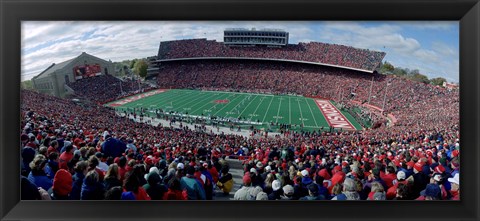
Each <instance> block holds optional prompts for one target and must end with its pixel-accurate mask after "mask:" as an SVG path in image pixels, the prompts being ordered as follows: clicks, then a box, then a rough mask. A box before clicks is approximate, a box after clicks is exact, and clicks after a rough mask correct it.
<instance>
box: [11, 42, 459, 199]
mask: <svg viewBox="0 0 480 221" xmlns="http://www.w3.org/2000/svg"><path fill="white" fill-rule="evenodd" d="M384 56H385V53H384V52H377V51H370V50H368V49H358V48H354V47H350V46H344V45H335V44H326V43H320V42H311V43H298V44H287V45H285V46H283V47H265V46H259V45H254V46H248V47H232V46H228V45H226V44H223V43H222V42H216V41H212V40H207V39H188V40H175V41H165V42H161V43H160V46H159V50H158V56H157V60H156V61H155V62H156V63H157V64H158V70H157V67H150V69H149V70H150V71H151V73H150V74H149V76H150V77H152V76H154V77H156V79H155V80H154V83H155V84H156V85H155V86H154V87H153V86H151V85H150V84H145V83H143V82H139V81H136V80H124V81H122V80H120V79H118V78H115V77H113V76H110V75H99V76H95V77H90V78H85V79H81V80H77V81H75V82H70V83H68V87H69V88H71V89H72V90H73V91H74V94H75V96H77V97H79V98H80V99H81V100H85V101H92V102H85V103H79V102H75V101H72V100H69V99H63V98H58V97H53V96H50V95H47V94H42V93H37V92H34V91H28V90H22V103H21V111H22V115H21V116H22V121H21V128H22V131H20V133H21V134H22V135H21V139H22V165H23V167H22V175H23V176H25V177H28V179H29V180H30V182H32V183H33V184H35V185H40V184H45V183H43V181H45V180H47V181H50V187H51V186H52V185H53V186H55V180H54V179H53V176H55V173H53V174H52V173H47V174H44V173H43V172H41V171H40V172H39V171H37V170H38V168H37V166H36V165H37V164H35V163H34V164H32V165H33V166H32V167H30V166H29V164H30V162H32V161H35V162H40V161H41V160H42V159H43V158H42V157H35V155H37V154H38V153H40V154H44V155H45V156H46V157H48V158H49V159H50V160H46V159H43V160H44V161H45V162H44V164H38V165H46V164H48V167H49V168H50V169H49V170H48V171H55V170H58V169H59V168H62V169H66V170H67V171H70V173H71V174H73V176H74V177H76V178H74V183H73V184H72V186H73V187H76V188H72V189H71V190H70V191H71V192H68V194H69V195H68V196H63V195H59V194H60V193H56V192H55V190H54V189H51V190H50V191H51V197H53V198H62V197H67V199H74V200H79V199H82V200H84V199H85V200H89V199H105V198H108V199H110V197H112V195H114V193H112V189H107V188H106V186H107V184H109V186H110V184H111V180H110V181H108V179H107V178H104V177H103V176H104V175H106V170H105V168H106V169H107V170H109V168H108V167H109V166H108V165H110V167H118V168H117V170H118V178H115V179H117V181H118V180H119V179H120V180H122V181H125V182H124V183H123V182H122V183H120V184H117V185H119V186H120V194H119V195H118V196H116V197H117V198H115V199H129V198H128V197H130V199H132V198H133V199H137V200H141V199H142V200H144V199H154V200H162V199H163V200H166V199H167V200H168V199H175V200H183V199H189V200H196V199H202V200H204V199H208V200H210V199H219V198H222V197H225V196H227V195H228V194H229V193H230V192H231V190H230V189H228V188H227V187H226V186H228V185H229V184H228V182H229V180H230V179H232V180H233V179H235V182H236V184H235V187H234V188H233V189H234V192H232V193H231V194H230V195H231V197H230V198H234V199H243V200H252V199H258V198H259V194H258V193H257V194H255V196H240V194H241V193H243V192H242V191H246V190H245V189H246V188H249V189H248V191H249V192H250V191H253V188H254V187H255V186H256V187H258V188H260V190H259V191H258V192H263V193H265V194H264V195H266V196H267V199H269V200H277V199H290V200H291V199H295V200H298V199H305V197H307V196H310V198H312V197H313V198H315V197H316V198H315V199H317V198H318V199H331V198H333V199H337V197H339V196H340V195H341V193H336V192H335V189H336V188H343V189H344V192H348V191H351V193H350V194H351V195H348V196H355V197H353V198H352V199H356V200H359V199H362V200H365V199H367V198H368V199H373V198H374V195H376V193H375V192H374V191H373V189H374V186H375V191H376V190H378V192H379V193H383V194H384V198H383V199H388V200H391V199H409V200H414V199H425V198H429V197H430V198H433V199H441V200H448V199H458V197H459V195H458V194H459V192H458V191H456V190H455V188H458V186H455V184H457V185H458V175H457V176H456V175H455V174H458V173H459V162H460V158H459V157H460V139H459V138H460V132H459V122H460V120H459V90H458V88H453V89H445V88H442V87H436V86H433V85H429V84H424V83H419V82H414V81H410V80H406V79H404V78H399V77H395V76H391V75H383V74H380V73H377V72H376V71H375V69H376V68H377V67H378V65H379V64H380V63H381V61H382V60H383V58H384ZM150 60H153V58H151V59H150ZM155 72H156V74H155ZM150 82H152V81H150ZM292 99H293V100H294V102H297V104H298V105H297V106H294V107H293V108H298V111H295V110H293V111H290V110H289V111H287V110H286V108H287V107H288V108H292V107H291V106H292V102H291V101H292ZM287 100H288V101H289V102H288V103H287ZM252 103H253V104H252ZM272 103H274V105H273V106H274V107H275V108H271V106H272ZM287 104H288V105H287ZM282 105H283V106H282ZM251 106H255V108H253V107H251ZM240 107H243V108H240ZM312 108H313V109H312ZM315 108H316V109H315ZM52 110H61V111H58V112H56V111H52ZM206 110H208V111H206ZM307 110H308V111H307ZM328 111H330V112H328ZM212 113H215V114H212ZM244 113H245V115H243V114H244ZM297 113H298V114H300V115H301V114H310V116H309V117H304V116H302V115H301V116H300V117H298V116H295V114H297ZM332 113H336V114H338V113H342V116H343V117H344V118H348V119H349V121H351V122H355V124H356V123H360V124H361V125H362V126H360V125H358V126H357V125H356V126H355V129H354V130H322V127H325V128H326V127H332V128H334V127H335V126H334V124H332V121H335V120H336V119H337V118H335V117H334V118H330V117H331V114H332ZM256 114H258V115H259V116H258V117H259V118H263V119H261V121H260V119H256V118H255V119H254V117H257V116H255V115H256ZM242 115H243V119H242ZM290 115H294V117H291V116H290ZM192 116H193V118H192ZM230 116H234V117H232V119H228V118H229V117H230ZM287 116H288V117H287ZM345 116H346V117H345ZM337 117H338V116H337ZM233 118H237V119H239V120H238V121H242V122H243V123H245V122H247V123H248V124H249V125H253V126H252V127H246V128H242V130H246V131H248V135H247V136H244V135H239V134H237V133H233V132H231V133H229V130H225V128H223V129H222V130H220V128H219V119H227V121H228V122H229V123H230V124H226V126H227V127H230V131H233V129H236V127H237V126H239V125H240V124H239V122H236V123H237V124H232V122H233V121H234V120H233ZM306 118H310V119H315V121H316V122H315V121H311V120H310V121H305V119H306ZM264 119H267V120H264ZM292 119H299V120H298V121H297V122H291V121H292ZM328 119H330V120H328ZM242 122H240V123H242ZM255 122H257V123H266V124H268V123H274V124H277V123H278V124H279V126H278V127H276V128H272V127H264V128H257V127H254V125H255ZM153 123H155V125H158V126H154V125H153ZM313 123H315V127H314V125H313ZM292 124H296V125H303V126H305V125H306V126H311V127H314V129H313V130H306V127H305V128H297V130H294V128H292V127H291V126H292ZM367 125H368V126H367ZM189 126H191V127H189ZM370 126H371V127H370ZM192 127H193V129H192ZM329 129H330V128H329ZM53 140H55V142H53ZM70 146H73V149H72V148H71V147H70ZM67 149H68V151H66V150H67ZM69 151H70V152H69ZM52 152H55V153H57V155H55V154H53V155H51V153H52ZM58 155H60V158H59V160H58V159H56V158H55V157H56V156H57V157H58ZM37 156H38V155H37ZM45 156H44V158H45ZM34 158H35V159H34ZM40 158H41V159H40ZM232 159H234V160H236V161H237V160H238V161H240V162H242V165H243V167H242V168H230V166H229V165H230V164H229V163H228V160H232ZM56 160H58V161H59V164H58V165H57V166H55V165H56V164H55V162H57V161H56ZM83 161H85V162H88V164H87V165H88V167H87V166H86V168H85V169H84V170H79V169H78V167H79V166H78V162H83ZM102 163H104V164H105V165H107V167H105V165H103V164H102ZM59 165H60V166H59ZM102 165H103V168H102ZM111 165H116V166H111ZM52 168H53V169H52ZM152 168H153V169H152ZM229 169H231V170H232V171H231V172H229ZM41 170H42V171H43V168H42V169H41ZM233 170H235V173H241V175H242V176H244V177H243V179H241V180H239V179H238V177H235V178H233V177H232V174H233V173H234V172H233ZM84 171H85V173H86V174H87V175H86V176H87V177H89V178H88V179H83V178H82V175H81V174H83V173H84ZM87 171H89V172H88V173H87ZM273 172H274V173H273ZM152 173H153V174H157V175H160V177H158V178H157V179H156V180H154V181H152V179H153V178H150V177H151V176H153V175H152ZM222 173H223V175H219V174H222ZM92 174H93V175H92ZM108 174H109V175H110V174H111V173H108ZM276 174H278V176H277V175H276ZM402 174H403V175H402ZM437 175H438V176H437ZM37 177H42V182H40V181H39V180H40V178H37ZM79 177H80V178H79ZM155 177H156V176H155ZM409 177H410V179H406V178H409ZM455 177H456V178H455ZM430 178H431V179H430ZM455 179H456V180H457V181H456V182H457V183H455ZM75 180H76V181H75ZM84 180H88V181H84ZM274 180H275V182H274ZM409 180H410V181H409ZM451 180H453V181H451ZM52 182H53V183H52ZM152 182H153V183H152ZM187 182H189V185H194V186H196V188H195V189H192V188H190V186H189V185H187V184H186V183H187ZM353 182H357V183H358V184H361V187H362V188H361V190H358V189H357V190H349V189H348V188H347V187H350V186H351V184H352V183H353ZM430 182H431V184H434V185H437V186H440V187H439V189H440V188H442V189H441V190H440V192H439V193H438V194H437V195H435V196H432V195H425V192H422V190H425V189H426V188H430V186H429V187H427V184H429V183H430ZM274 183H275V184H274ZM277 183H279V184H278V185H279V186H278V185H277ZM47 184H48V183H47ZM147 184H148V185H147ZM240 184H242V185H243V186H244V187H241V188H240ZM317 184H318V185H317ZM337 184H338V185H337ZM75 185H77V186H75ZM78 185H80V188H78ZM82 185H84V186H86V188H82ZM132 185H133V187H132ZM197 185H198V186H197ZM313 185H315V188H314V187H313ZM342 185H343V186H342ZM47 186H48V185H47ZM293 186H295V190H293V189H294V188H293ZM338 186H340V187H338ZM437 186H435V188H436V187H437ZM290 187H291V189H292V191H291V192H292V194H293V195H290V194H289V193H290ZM380 187H381V190H380ZM96 188H98V189H96ZM102 188H103V189H102ZM258 188H257V189H258ZM316 188H320V189H321V191H323V192H321V194H320V195H322V196H320V195H319V193H315V194H317V195H315V194H314V193H313V192H315V190H316ZM397 188H398V189H401V191H397ZM84 189H85V190H84ZM92 189H95V190H96V191H97V192H93V193H92V192H89V190H92ZM182 190H183V191H185V193H182ZM309 190H310V191H311V192H309ZM317 190H318V189H317ZM436 190H437V189H435V191H436ZM235 191H236V192H235ZM319 191H320V190H319ZM402 191H403V192H402ZM429 191H432V189H431V188H430V189H429ZM107 192H108V194H106V193H107ZM399 192H400V193H399ZM87 193H88V194H90V195H88V194H87ZM159 193H161V194H159ZM237 193H238V194H237ZM92 194H93V195H92ZM233 194H234V195H235V196H233ZM309 194H310V195H309ZM312 194H313V195H312ZM159 195H160V196H159ZM92 196H93V197H92ZM107 196H108V197H107ZM22 197H23V196H22ZM422 197H423V198H422ZM33 198H35V196H33ZM307 198H308V197H307ZM310 198H308V199H310Z"/></svg>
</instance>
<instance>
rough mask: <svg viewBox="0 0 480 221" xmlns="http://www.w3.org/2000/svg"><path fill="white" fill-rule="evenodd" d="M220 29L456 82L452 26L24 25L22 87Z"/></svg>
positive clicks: (215, 34) (219, 36)
mask: <svg viewBox="0 0 480 221" xmlns="http://www.w3.org/2000/svg"><path fill="white" fill-rule="evenodd" d="M226 28H247V29H251V28H256V29H257V30H258V29H263V28H270V29H283V30H285V31H287V32H289V33H290V39H289V43H290V44H297V43H298V42H312V41H315V42H324V43H334V44H342V45H348V46H353V47H357V48H365V49H370V50H376V51H384V52H386V53H387V55H386V56H385V58H384V61H388V62H389V63H391V64H393V65H394V66H396V67H402V68H408V69H410V70H414V69H418V70H419V71H420V73H421V74H424V75H426V76H427V77H429V78H434V77H443V78H445V79H447V81H448V82H454V83H458V82H459V57H460V56H459V23H458V21H418V22H417V21H409V22H391V21H375V22H360V21H355V22H344V21H341V22H340V21H338V22H335V21H290V22H285V21H24V22H22V40H21V48H22V58H21V60H22V67H21V70H22V81H24V80H29V79H31V78H33V77H34V76H36V75H38V74H39V73H40V72H42V71H43V70H45V69H46V68H47V67H48V66H50V65H51V64H52V63H60V62H63V61H66V60H68V59H71V58H74V57H77V56H78V55H80V54H81V53H82V52H86V53H88V54H91V55H94V56H96V57H99V58H102V59H105V60H111V61H113V62H116V61H123V60H131V59H134V58H145V57H149V56H154V55H157V53H158V47H159V44H160V42H161V41H169V40H177V39H191V38H207V39H209V40H217V41H220V42H222V41H223V31H224V29H226Z"/></svg>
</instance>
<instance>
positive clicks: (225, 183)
mask: <svg viewBox="0 0 480 221" xmlns="http://www.w3.org/2000/svg"><path fill="white" fill-rule="evenodd" d="M229 170H230V168H229V167H228V166H223V167H222V169H221V172H222V176H221V177H220V179H219V180H218V182H217V186H218V188H220V190H222V192H223V193H224V194H225V195H228V194H230V191H232V188H233V176H232V174H231V173H229V172H228V171H229Z"/></svg>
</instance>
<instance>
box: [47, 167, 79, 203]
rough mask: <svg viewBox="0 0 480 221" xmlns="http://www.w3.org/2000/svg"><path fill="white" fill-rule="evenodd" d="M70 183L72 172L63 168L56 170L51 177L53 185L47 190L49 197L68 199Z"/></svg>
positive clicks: (70, 188)
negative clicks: (52, 177) (53, 176)
mask: <svg viewBox="0 0 480 221" xmlns="http://www.w3.org/2000/svg"><path fill="white" fill-rule="evenodd" d="M72 184H73V182H72V174H70V172H68V171H66V170H64V169H60V170H58V171H57V173H56V174H55V178H54V179H53V186H52V188H51V189H50V190H49V194H50V198H51V199H52V200H68V199H70V198H69V194H70V192H71V191H72Z"/></svg>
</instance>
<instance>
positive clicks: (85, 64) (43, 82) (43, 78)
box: [32, 52, 115, 98]
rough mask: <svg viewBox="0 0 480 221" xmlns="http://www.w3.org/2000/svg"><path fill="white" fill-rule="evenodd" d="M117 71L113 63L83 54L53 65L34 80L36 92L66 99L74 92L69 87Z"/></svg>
mask: <svg viewBox="0 0 480 221" xmlns="http://www.w3.org/2000/svg"><path fill="white" fill-rule="evenodd" d="M114 71H115V68H114V65H113V63H112V62H111V61H106V60H103V59H101V58H98V57H95V56H93V55H90V54H87V53H85V52H82V54H80V55H79V56H77V57H75V58H72V59H70V60H66V61H64V62H61V63H58V64H55V63H53V64H52V65H50V66H49V67H48V68H47V69H45V70H44V71H42V72H41V73H40V74H38V75H37V76H35V77H34V78H32V83H33V87H34V89H35V90H37V91H39V92H41V93H45V94H50V95H53V96H56V97H62V98H63V97H65V96H66V95H68V94H72V93H74V91H73V90H72V89H71V88H69V87H68V86H67V84H68V83H70V82H75V81H77V80H80V79H82V78H88V77H94V76H98V75H105V74H113V72H114Z"/></svg>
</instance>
